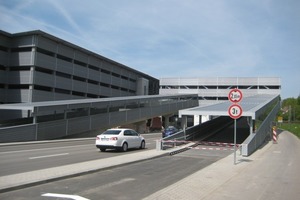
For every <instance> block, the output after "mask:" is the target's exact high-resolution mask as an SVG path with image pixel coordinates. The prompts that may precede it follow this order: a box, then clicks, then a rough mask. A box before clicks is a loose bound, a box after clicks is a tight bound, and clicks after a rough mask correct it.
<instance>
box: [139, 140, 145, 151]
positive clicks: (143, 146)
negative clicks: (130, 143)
mask: <svg viewBox="0 0 300 200" xmlns="http://www.w3.org/2000/svg"><path fill="white" fill-rule="evenodd" d="M145 147H146V143H145V141H144V140H143V141H142V143H141V146H140V149H145Z"/></svg>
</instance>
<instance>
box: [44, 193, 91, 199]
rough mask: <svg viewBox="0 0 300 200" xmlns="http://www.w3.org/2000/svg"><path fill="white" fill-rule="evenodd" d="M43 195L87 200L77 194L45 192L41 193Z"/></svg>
mask: <svg viewBox="0 0 300 200" xmlns="http://www.w3.org/2000/svg"><path fill="white" fill-rule="evenodd" d="M42 196H43V197H56V198H64V199H74V200H89V199H86V198H84V197H81V196H78V195H68V194H56V193H46V194H43V195H42Z"/></svg>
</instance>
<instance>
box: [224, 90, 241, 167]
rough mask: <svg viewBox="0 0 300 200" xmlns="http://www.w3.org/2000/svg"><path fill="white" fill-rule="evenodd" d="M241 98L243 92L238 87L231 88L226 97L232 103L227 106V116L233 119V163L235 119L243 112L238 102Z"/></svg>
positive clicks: (234, 162)
mask: <svg viewBox="0 0 300 200" xmlns="http://www.w3.org/2000/svg"><path fill="white" fill-rule="evenodd" d="M242 98H243V94H242V92H241V91H240V90H239V89H232V90H230V92H229V94H228V99H229V101H230V102H232V103H233V104H232V105H231V106H230V107H229V108H228V114H229V116H230V117H231V118H232V119H234V139H233V140H234V160H233V164H234V165H235V164H236V119H238V118H240V117H241V116H242V113H243V109H242V107H241V106H240V105H239V104H238V103H239V102H240V101H241V100H242Z"/></svg>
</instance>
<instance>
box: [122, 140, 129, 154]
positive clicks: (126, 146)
mask: <svg viewBox="0 0 300 200" xmlns="http://www.w3.org/2000/svg"><path fill="white" fill-rule="evenodd" d="M127 149H128V144H127V143H126V142H124V144H123V146H122V151H123V152H125V151H127Z"/></svg>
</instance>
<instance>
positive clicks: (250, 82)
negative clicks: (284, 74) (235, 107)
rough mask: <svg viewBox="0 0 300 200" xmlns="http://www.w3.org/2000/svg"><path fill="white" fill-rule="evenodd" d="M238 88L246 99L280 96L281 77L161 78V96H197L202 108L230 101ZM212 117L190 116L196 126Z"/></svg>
mask: <svg viewBox="0 0 300 200" xmlns="http://www.w3.org/2000/svg"><path fill="white" fill-rule="evenodd" d="M234 88H238V89H239V90H240V91H242V93H243V96H244V97H251V96H255V95H260V94H264V95H271V96H272V95H275V96H277V95H280V92H281V80H280V78H279V77H211V78H204V77H199V78H182V77H178V78H161V79H160V89H159V94H162V95H166V94H172V95H175V94H197V95H198V100H199V106H200V107H206V106H209V105H214V104H218V103H222V102H226V101H228V93H229V91H230V90H231V89H234ZM211 116H212V115H208V114H206V115H201V116H200V117H199V115H197V114H195V115H192V114H191V115H189V119H190V121H192V123H194V125H197V124H199V121H200V122H204V121H207V120H209V119H210V117H211Z"/></svg>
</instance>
